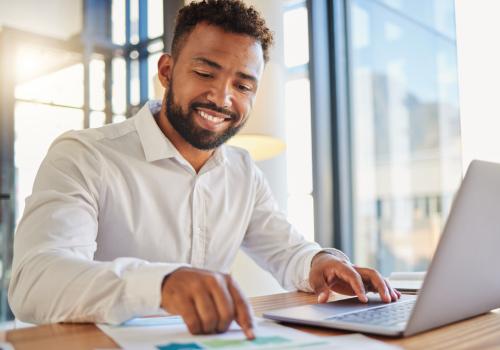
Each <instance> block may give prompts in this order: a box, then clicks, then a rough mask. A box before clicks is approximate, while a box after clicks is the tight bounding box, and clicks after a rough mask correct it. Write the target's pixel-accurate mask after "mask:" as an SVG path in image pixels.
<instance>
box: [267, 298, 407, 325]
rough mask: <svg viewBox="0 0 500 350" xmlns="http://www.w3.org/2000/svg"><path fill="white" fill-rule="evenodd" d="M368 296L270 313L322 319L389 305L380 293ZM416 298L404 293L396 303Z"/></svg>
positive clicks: (287, 316) (289, 316) (271, 312)
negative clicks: (365, 301)
mask: <svg viewBox="0 0 500 350" xmlns="http://www.w3.org/2000/svg"><path fill="white" fill-rule="evenodd" d="M367 296H368V303H367V304H364V303H362V302H360V301H359V300H358V298H356V297H354V298H348V299H343V300H338V301H332V302H329V303H326V304H312V305H304V306H297V307H292V308H286V309H281V310H273V311H270V312H269V314H272V315H275V316H278V317H279V316H283V317H285V318H301V319H309V320H322V319H326V318H330V317H332V316H336V315H340V314H344V313H349V312H354V311H360V310H365V309H371V308H374V307H378V306H382V305H387V303H384V302H383V301H381V300H380V297H379V296H378V294H374V293H368V294H367ZM414 298H415V296H414V295H402V296H401V298H400V299H399V300H398V301H397V302H396V303H399V302H402V301H407V300H410V299H414ZM280 314H282V315H280Z"/></svg>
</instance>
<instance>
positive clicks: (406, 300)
mask: <svg viewBox="0 0 500 350" xmlns="http://www.w3.org/2000/svg"><path fill="white" fill-rule="evenodd" d="M368 298H369V302H368V303H367V304H363V303H361V302H359V301H358V300H357V298H348V299H344V300H340V301H334V302H329V303H326V304H315V305H305V306H298V307H290V308H285V309H279V310H273V311H269V312H266V313H265V314H264V315H263V316H264V317H265V318H269V319H272V320H276V321H283V322H291V323H298V324H304V325H313V326H321V327H328V328H335V329H342V330H348V331H355V332H363V333H372V334H378V335H384V336H394V337H401V336H410V335H414V334H417V333H420V332H424V331H427V330H430V329H434V328H436V327H440V326H444V325H447V324H450V323H453V322H457V321H460V320H463V319H466V318H470V317H473V316H476V315H480V314H484V313H487V312H489V311H490V310H492V309H496V308H499V307H500V164H495V163H490V162H484V161H478V160H475V161H473V162H471V164H470V166H469V168H468V170H467V173H466V175H465V177H464V179H463V181H462V184H461V186H460V188H459V190H458V192H457V194H456V196H455V199H454V202H453V205H452V208H451V211H450V215H449V216H448V220H447V222H446V225H445V228H444V231H443V233H442V235H441V239H440V241H439V244H438V246H437V249H436V252H435V254H434V257H433V259H432V261H431V264H430V266H429V269H428V271H427V274H426V276H425V278H424V282H423V284H422V288H421V289H420V291H419V293H418V295H417V296H415V295H403V296H402V297H401V299H400V300H398V301H396V302H393V303H389V304H386V303H383V302H381V300H380V298H379V297H378V296H377V295H376V294H373V293H369V294H368Z"/></svg>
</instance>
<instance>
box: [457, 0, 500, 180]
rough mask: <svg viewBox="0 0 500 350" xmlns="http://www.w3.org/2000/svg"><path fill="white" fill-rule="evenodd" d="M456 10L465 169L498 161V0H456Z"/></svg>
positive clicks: (499, 44) (499, 125) (499, 21)
mask: <svg viewBox="0 0 500 350" xmlns="http://www.w3.org/2000/svg"><path fill="white" fill-rule="evenodd" d="M455 13H456V24H457V51H458V52H457V53H458V73H459V89H460V114H461V134H462V147H463V150H462V151H463V164H464V171H465V169H466V168H467V166H468V164H469V163H470V161H471V160H472V159H476V158H477V159H483V160H489V161H495V162H500V40H499V38H498V35H499V33H500V20H499V17H500V1H498V0H473V1H471V0H456V1H455Z"/></svg>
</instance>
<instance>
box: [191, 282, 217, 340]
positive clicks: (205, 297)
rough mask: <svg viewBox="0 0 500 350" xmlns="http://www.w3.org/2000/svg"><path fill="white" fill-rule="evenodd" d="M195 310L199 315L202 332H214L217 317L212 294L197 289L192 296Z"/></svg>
mask: <svg viewBox="0 0 500 350" xmlns="http://www.w3.org/2000/svg"><path fill="white" fill-rule="evenodd" d="M193 299H194V304H195V306H196V311H197V312H198V315H199V316H200V320H201V326H202V328H203V332H204V333H206V334H211V333H215V330H216V328H217V323H218V322H219V317H218V313H217V308H216V307H215V303H214V301H213V299H212V296H211V294H210V293H209V292H207V291H199V292H198V293H195V295H194V296H193Z"/></svg>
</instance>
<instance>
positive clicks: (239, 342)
mask: <svg viewBox="0 0 500 350" xmlns="http://www.w3.org/2000/svg"><path fill="white" fill-rule="evenodd" d="M287 342H290V339H287V338H283V337H280V336H268V337H258V338H256V339H254V340H246V339H212V340H205V341H200V342H199V343H169V344H164V345H157V348H158V350H177V349H183V350H185V349H225V348H226V349H228V348H230V349H238V348H240V349H244V348H246V347H255V346H269V345H272V344H283V343H287Z"/></svg>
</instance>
